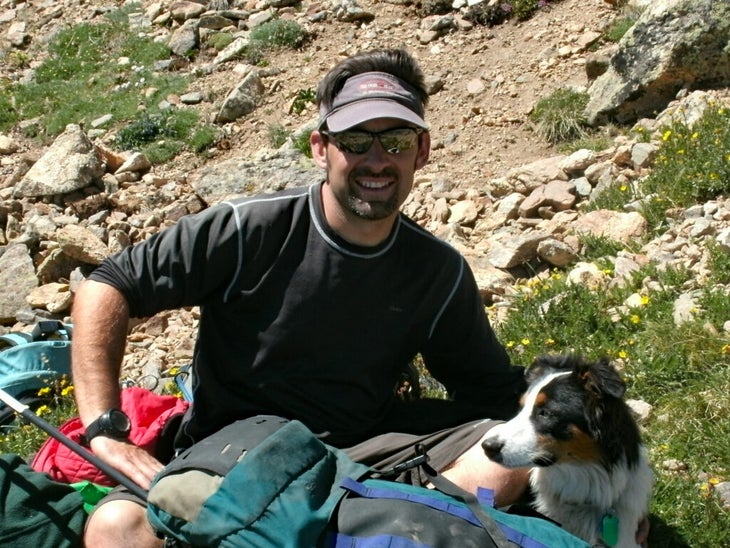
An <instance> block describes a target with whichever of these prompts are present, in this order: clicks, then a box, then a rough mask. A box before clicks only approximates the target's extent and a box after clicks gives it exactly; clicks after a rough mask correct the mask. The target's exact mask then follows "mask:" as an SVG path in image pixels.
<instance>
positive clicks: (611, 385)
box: [482, 355, 654, 548]
mask: <svg viewBox="0 0 730 548" xmlns="http://www.w3.org/2000/svg"><path fill="white" fill-rule="evenodd" d="M526 378H527V383H528V388H527V391H526V392H525V395H524V396H523V401H522V409H521V411H520V412H519V413H518V414H517V416H515V417H514V418H513V419H512V420H510V421H508V422H506V423H502V424H500V425H498V426H495V427H494V428H492V429H491V430H490V431H489V432H488V433H487V435H486V436H485V437H484V440H483V441H482V448H483V449H484V452H485V453H486V455H487V456H488V457H489V458H490V459H491V460H493V461H495V462H498V463H500V464H502V465H503V466H506V467H508V468H519V467H532V470H531V471H530V486H531V488H532V493H533V495H534V502H533V506H534V509H535V510H536V511H537V512H539V513H540V514H542V515H544V516H545V517H547V518H550V519H552V520H553V521H555V522H557V523H558V524H560V525H561V526H562V527H563V528H564V529H566V530H567V531H570V532H571V533H573V534H574V535H576V536H578V537H580V538H582V539H584V540H585V541H586V542H588V543H590V544H591V545H592V546H595V545H598V546H617V547H619V548H625V547H636V546H638V545H637V543H636V540H635V535H636V530H637V526H638V524H639V523H640V521H641V520H642V519H644V518H646V517H647V516H648V508H649V501H650V498H651V490H652V485H653V479H654V477H653V473H652V470H651V468H650V466H649V462H648V459H647V454H646V450H645V449H644V447H643V445H642V444H641V436H640V433H639V428H638V426H637V424H636V421H635V420H634V418H633V416H632V414H631V410H630V409H629V407H628V405H627V404H626V402H625V401H624V400H623V395H624V392H625V391H626V385H625V383H624V381H623V380H622V379H621V377H620V376H619V374H618V373H617V371H616V370H615V369H614V368H613V367H612V366H611V365H610V363H609V361H608V360H607V359H605V358H603V359H600V360H598V361H595V362H589V361H586V360H585V359H583V358H582V357H579V356H574V355H549V356H548V355H546V356H540V357H538V358H537V359H536V360H535V363H534V364H533V365H532V366H531V367H530V368H529V369H528V370H527V372H526Z"/></svg>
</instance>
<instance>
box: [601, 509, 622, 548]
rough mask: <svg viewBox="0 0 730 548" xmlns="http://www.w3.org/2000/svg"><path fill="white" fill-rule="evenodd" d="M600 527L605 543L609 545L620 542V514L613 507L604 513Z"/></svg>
mask: <svg viewBox="0 0 730 548" xmlns="http://www.w3.org/2000/svg"><path fill="white" fill-rule="evenodd" d="M599 529H600V534H601V540H603V542H604V544H606V545H608V546H616V545H617V544H618V516H617V515H616V511H615V510H614V509H613V508H612V509H610V510H609V511H608V512H606V513H605V514H603V517H602V518H601V523H600V526H599Z"/></svg>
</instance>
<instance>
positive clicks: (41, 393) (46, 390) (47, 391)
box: [38, 386, 51, 396]
mask: <svg viewBox="0 0 730 548" xmlns="http://www.w3.org/2000/svg"><path fill="white" fill-rule="evenodd" d="M50 393H51V387H50V386H44V387H43V388H41V389H40V390H38V395H39V396H47V395H48V394H50Z"/></svg>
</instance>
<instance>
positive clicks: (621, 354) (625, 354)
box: [618, 350, 629, 360]
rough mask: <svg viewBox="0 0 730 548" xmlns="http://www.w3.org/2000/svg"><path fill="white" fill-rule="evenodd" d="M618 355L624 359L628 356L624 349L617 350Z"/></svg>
mask: <svg viewBox="0 0 730 548" xmlns="http://www.w3.org/2000/svg"><path fill="white" fill-rule="evenodd" d="M618 357H619V358H621V359H622V360H625V359H626V358H628V357H629V355H628V354H627V353H626V351H625V350H619V352H618Z"/></svg>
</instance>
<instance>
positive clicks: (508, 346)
mask: <svg viewBox="0 0 730 548" xmlns="http://www.w3.org/2000/svg"><path fill="white" fill-rule="evenodd" d="M515 344H517V343H516V342H515V341H507V344H505V346H506V347H507V348H514V347H515Z"/></svg>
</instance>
